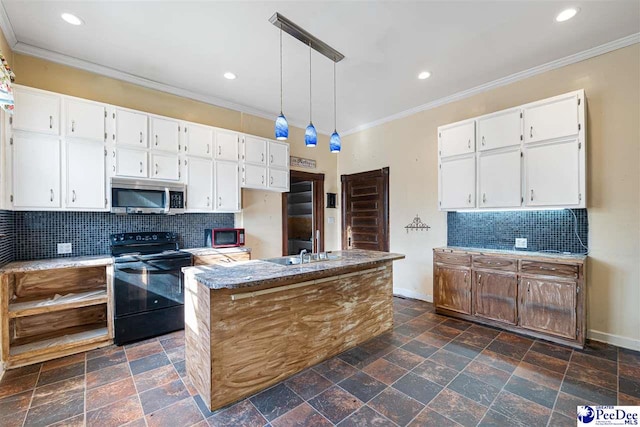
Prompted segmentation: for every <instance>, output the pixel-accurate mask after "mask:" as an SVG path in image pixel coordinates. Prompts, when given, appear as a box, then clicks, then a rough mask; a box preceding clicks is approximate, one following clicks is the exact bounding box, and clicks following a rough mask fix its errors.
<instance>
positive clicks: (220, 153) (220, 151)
mask: <svg viewBox="0 0 640 427" xmlns="http://www.w3.org/2000/svg"><path fill="white" fill-rule="evenodd" d="M221 155H222V146H221V145H218V156H221Z"/></svg>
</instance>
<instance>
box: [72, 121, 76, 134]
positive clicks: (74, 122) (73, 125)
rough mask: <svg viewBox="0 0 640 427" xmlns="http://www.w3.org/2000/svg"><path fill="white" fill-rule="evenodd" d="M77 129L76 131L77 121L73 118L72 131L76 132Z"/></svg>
mask: <svg viewBox="0 0 640 427" xmlns="http://www.w3.org/2000/svg"><path fill="white" fill-rule="evenodd" d="M75 131H76V121H75V120H71V132H75Z"/></svg>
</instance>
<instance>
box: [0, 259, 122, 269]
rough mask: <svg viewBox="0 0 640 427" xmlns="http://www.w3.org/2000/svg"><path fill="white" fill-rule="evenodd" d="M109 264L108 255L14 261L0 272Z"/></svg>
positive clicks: (110, 260) (111, 261)
mask: <svg viewBox="0 0 640 427" xmlns="http://www.w3.org/2000/svg"><path fill="white" fill-rule="evenodd" d="M111 264H113V258H111V256H110V255H96V256H79V257H68V258H50V259H38V260H32V261H14V262H10V263H9V264H7V265H5V266H4V267H2V268H0V274H5V273H21V272H26V271H41V270H53V269H58V268H78V267H99V266H103V265H104V266H107V265H111Z"/></svg>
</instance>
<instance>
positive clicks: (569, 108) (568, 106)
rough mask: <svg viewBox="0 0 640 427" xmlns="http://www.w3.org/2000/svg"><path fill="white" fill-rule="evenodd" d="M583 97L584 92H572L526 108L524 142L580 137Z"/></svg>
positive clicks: (524, 113)
mask: <svg viewBox="0 0 640 427" xmlns="http://www.w3.org/2000/svg"><path fill="white" fill-rule="evenodd" d="M581 95H582V91H579V92H572V93H569V94H566V95H560V96H555V97H553V98H549V99H545V100H542V101H539V102H535V103H531V104H529V105H527V106H525V107H524V112H523V115H524V142H525V143H532V142H538V141H546V140H550V139H556V138H563V137H568V136H573V135H578V132H579V115H580V114H579V109H578V106H579V105H578V103H579V100H580V98H581ZM582 96H583V95H582ZM580 102H581V101H580Z"/></svg>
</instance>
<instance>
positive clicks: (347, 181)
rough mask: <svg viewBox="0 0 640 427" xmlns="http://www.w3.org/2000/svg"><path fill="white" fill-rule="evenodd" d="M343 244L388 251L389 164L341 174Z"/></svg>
mask: <svg viewBox="0 0 640 427" xmlns="http://www.w3.org/2000/svg"><path fill="white" fill-rule="evenodd" d="M341 180H342V248H343V249H368V250H373V251H387V252H388V251H389V168H383V169H378V170H374V171H369V172H362V173H357V174H353V175H342V177H341Z"/></svg>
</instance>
